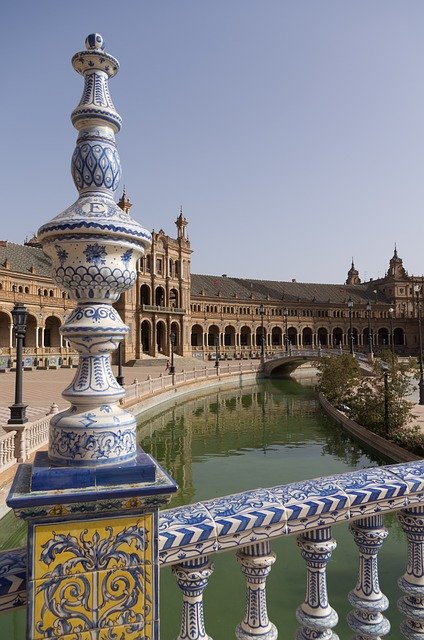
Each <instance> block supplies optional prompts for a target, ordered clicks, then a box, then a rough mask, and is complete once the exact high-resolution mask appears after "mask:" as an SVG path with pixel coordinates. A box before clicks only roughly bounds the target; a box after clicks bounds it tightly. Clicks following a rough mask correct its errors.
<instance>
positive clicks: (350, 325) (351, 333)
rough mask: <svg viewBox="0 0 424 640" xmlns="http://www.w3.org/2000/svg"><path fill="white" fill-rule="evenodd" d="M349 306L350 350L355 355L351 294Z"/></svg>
mask: <svg viewBox="0 0 424 640" xmlns="http://www.w3.org/2000/svg"><path fill="white" fill-rule="evenodd" d="M347 306H348V309H349V351H350V355H351V356H353V331H352V308H353V300H352V298H351V297H350V296H349V300H348V301H347Z"/></svg>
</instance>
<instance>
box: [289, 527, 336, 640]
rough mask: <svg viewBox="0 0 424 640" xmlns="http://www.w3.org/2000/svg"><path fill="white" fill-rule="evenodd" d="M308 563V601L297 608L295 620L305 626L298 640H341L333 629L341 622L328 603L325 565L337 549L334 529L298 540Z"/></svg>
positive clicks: (316, 531) (328, 528)
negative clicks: (333, 535) (333, 534)
mask: <svg viewBox="0 0 424 640" xmlns="http://www.w3.org/2000/svg"><path fill="white" fill-rule="evenodd" d="M297 544H298V545H299V547H300V548H301V550H302V557H303V559H304V560H305V561H306V566H307V572H308V573H307V578H306V598H305V601H304V602H303V603H302V604H301V606H300V607H298V609H297V611H296V618H297V620H298V622H299V623H300V624H301V625H302V627H301V628H300V629H299V630H298V632H297V634H296V640H312V639H313V640H338V636H337V635H336V634H335V633H333V632H332V628H333V627H335V626H336V624H337V622H338V616H337V613H336V612H335V611H334V609H333V608H332V607H330V605H329V603H328V597H327V580H326V566H327V562H328V561H329V560H330V558H331V554H332V552H333V550H334V549H335V548H336V545H337V543H336V541H335V540H333V538H332V537H331V527H324V528H323V529H315V530H313V531H306V532H305V533H303V534H301V535H300V536H298V538H297Z"/></svg>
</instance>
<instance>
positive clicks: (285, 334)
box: [283, 307, 289, 352]
mask: <svg viewBox="0 0 424 640" xmlns="http://www.w3.org/2000/svg"><path fill="white" fill-rule="evenodd" d="M283 316H284V322H285V328H284V342H285V343H286V352H287V351H288V350H289V332H288V329H287V322H288V316H289V310H288V309H287V307H286V308H285V309H284V311H283Z"/></svg>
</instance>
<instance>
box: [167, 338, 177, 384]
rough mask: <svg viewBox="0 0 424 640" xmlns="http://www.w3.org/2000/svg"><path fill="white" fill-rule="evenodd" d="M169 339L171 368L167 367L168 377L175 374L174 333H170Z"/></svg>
mask: <svg viewBox="0 0 424 640" xmlns="http://www.w3.org/2000/svg"><path fill="white" fill-rule="evenodd" d="M170 339H171V366H170V367H169V373H170V375H174V373H175V367H174V348H175V339H176V335H175V333H174V332H173V331H171V335H170Z"/></svg>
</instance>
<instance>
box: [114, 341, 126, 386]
mask: <svg viewBox="0 0 424 640" xmlns="http://www.w3.org/2000/svg"><path fill="white" fill-rule="evenodd" d="M124 380H125V379H124V374H123V371H122V340H121V342H120V343H119V344H118V375H117V376H116V382H117V383H118V384H120V385H121V387H123V386H124V384H125V382H124Z"/></svg>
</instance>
